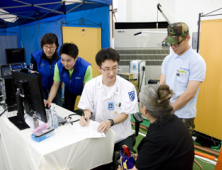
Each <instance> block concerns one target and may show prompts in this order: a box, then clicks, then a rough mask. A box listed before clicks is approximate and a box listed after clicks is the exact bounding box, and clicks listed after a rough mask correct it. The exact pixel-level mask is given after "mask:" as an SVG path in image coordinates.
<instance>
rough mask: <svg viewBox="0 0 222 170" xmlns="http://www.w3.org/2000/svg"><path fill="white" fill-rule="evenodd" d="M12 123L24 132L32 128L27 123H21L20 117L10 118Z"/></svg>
mask: <svg viewBox="0 0 222 170" xmlns="http://www.w3.org/2000/svg"><path fill="white" fill-rule="evenodd" d="M8 119H9V120H10V122H12V123H13V124H14V125H15V126H16V127H17V128H18V129H19V130H24V129H28V128H30V127H29V126H28V125H27V124H26V123H25V121H24V122H23V121H20V118H19V116H14V117H9V118H8Z"/></svg>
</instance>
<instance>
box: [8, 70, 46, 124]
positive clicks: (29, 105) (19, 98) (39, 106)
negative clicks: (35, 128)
mask: <svg viewBox="0 0 222 170" xmlns="http://www.w3.org/2000/svg"><path fill="white" fill-rule="evenodd" d="M12 77H13V79H14V83H15V87H16V89H17V92H16V102H17V108H18V115H17V118H14V119H16V120H13V121H15V122H16V121H21V120H17V119H19V117H20V118H21V119H24V111H25V113H27V114H29V115H30V116H32V115H33V113H34V112H36V115H37V117H38V118H39V120H41V121H43V122H47V117H46V112H45V107H44V99H43V90H42V77H41V74H31V73H23V72H16V71H12ZM10 121H11V120H10ZM13 121H11V122H12V123H14V122H13ZM22 121H24V120H22ZM14 124H15V123H14ZM16 126H17V125H16ZM17 127H18V126H17ZM18 128H19V127H18Z"/></svg>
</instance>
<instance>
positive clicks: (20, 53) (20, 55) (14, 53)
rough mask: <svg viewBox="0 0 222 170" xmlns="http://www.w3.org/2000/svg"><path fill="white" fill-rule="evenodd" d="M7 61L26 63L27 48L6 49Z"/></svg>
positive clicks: (9, 62)
mask: <svg viewBox="0 0 222 170" xmlns="http://www.w3.org/2000/svg"><path fill="white" fill-rule="evenodd" d="M5 56H6V63H7V64H12V63H24V62H25V49H24V48H12V49H5Z"/></svg>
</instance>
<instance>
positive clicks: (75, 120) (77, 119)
mask: <svg viewBox="0 0 222 170" xmlns="http://www.w3.org/2000/svg"><path fill="white" fill-rule="evenodd" d="M78 121H79V119H77V120H74V121H71V122H69V123H71V125H73V123H75V122H78Z"/></svg>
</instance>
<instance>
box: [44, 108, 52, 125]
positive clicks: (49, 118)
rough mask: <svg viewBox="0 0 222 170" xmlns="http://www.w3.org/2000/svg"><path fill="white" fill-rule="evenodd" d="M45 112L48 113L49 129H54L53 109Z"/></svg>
mask: <svg viewBox="0 0 222 170" xmlns="http://www.w3.org/2000/svg"><path fill="white" fill-rule="evenodd" d="M45 112H46V117H47V121H48V124H49V127H52V126H53V122H52V113H51V109H50V108H46V109H45Z"/></svg>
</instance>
